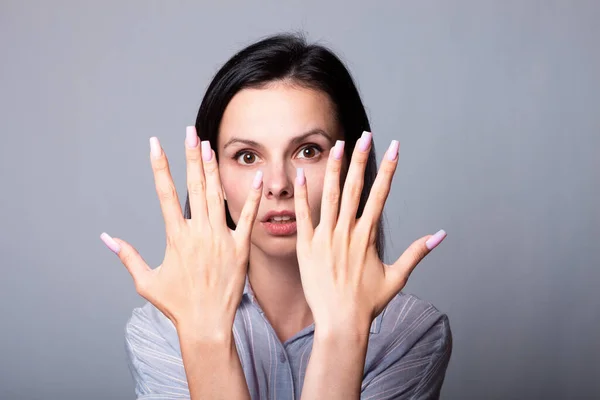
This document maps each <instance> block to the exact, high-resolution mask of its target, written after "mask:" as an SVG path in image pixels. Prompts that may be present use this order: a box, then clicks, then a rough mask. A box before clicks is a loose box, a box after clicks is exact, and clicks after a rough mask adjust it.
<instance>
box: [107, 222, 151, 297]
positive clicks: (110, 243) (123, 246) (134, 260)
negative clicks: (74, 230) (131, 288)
mask: <svg viewBox="0 0 600 400" xmlns="http://www.w3.org/2000/svg"><path fill="white" fill-rule="evenodd" d="M100 239H102V241H103V242H104V244H106V246H107V247H108V248H109V249H110V250H112V251H113V252H114V253H115V254H116V255H117V256H118V257H119V259H120V260H121V262H122V263H123V265H125V268H127V271H129V273H130V274H131V277H132V278H133V282H134V284H135V287H136V288H139V287H140V286H142V283H143V282H144V281H145V280H146V278H147V277H148V276H149V272H150V271H151V269H150V267H149V266H148V264H146V262H145V261H144V259H143V258H142V256H141V255H140V253H138V252H137V250H136V249H135V248H134V247H133V246H132V245H130V244H129V243H127V242H126V241H124V240H121V239H119V238H112V237H110V236H109V235H108V233H106V232H103V233H102V234H101V235H100ZM138 292H139V290H138Z"/></svg>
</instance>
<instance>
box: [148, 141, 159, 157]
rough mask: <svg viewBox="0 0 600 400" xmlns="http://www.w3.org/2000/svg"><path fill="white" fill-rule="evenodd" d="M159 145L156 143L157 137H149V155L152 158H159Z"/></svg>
mask: <svg viewBox="0 0 600 400" xmlns="http://www.w3.org/2000/svg"><path fill="white" fill-rule="evenodd" d="M160 151H161V150H160V143H159V142H158V138H157V137H154V136H153V137H151V138H150V154H151V155H152V157H154V158H158V157H160Z"/></svg>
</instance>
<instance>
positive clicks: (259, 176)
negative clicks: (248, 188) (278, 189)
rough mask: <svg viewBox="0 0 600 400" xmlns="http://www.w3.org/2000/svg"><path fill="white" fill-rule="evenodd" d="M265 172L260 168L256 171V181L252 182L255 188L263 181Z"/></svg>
mask: <svg viewBox="0 0 600 400" xmlns="http://www.w3.org/2000/svg"><path fill="white" fill-rule="evenodd" d="M262 178H263V172H262V171H261V170H260V169H259V170H258V171H256V175H254V181H253V182H252V187H253V188H254V189H258V188H259V187H260V184H261V183H262Z"/></svg>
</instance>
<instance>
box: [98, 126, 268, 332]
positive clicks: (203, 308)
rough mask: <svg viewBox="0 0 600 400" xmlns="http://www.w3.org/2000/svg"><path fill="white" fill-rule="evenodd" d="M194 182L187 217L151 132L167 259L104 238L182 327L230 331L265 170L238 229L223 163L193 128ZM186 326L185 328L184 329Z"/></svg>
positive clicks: (138, 284) (190, 169)
mask: <svg viewBox="0 0 600 400" xmlns="http://www.w3.org/2000/svg"><path fill="white" fill-rule="evenodd" d="M185 143H186V146H185V147H186V159H187V188H188V193H189V202H190V209H191V214H192V218H191V219H185V218H184V217H183V213H182V210H181V206H180V203H179V198H178V196H177V191H176V188H175V185H174V183H173V179H172V177H171V173H170V170H169V163H168V160H167V157H166V155H165V153H164V151H163V150H162V149H161V147H160V144H159V142H158V139H157V138H151V139H150V144H151V155H150V159H151V162H152V170H153V171H154V181H155V184H156V192H157V194H158V197H159V200H160V206H161V209H162V213H163V216H164V221H165V226H166V239H167V240H166V241H167V244H166V250H165V256H164V260H163V262H162V264H161V265H160V266H158V267H157V268H155V269H151V268H150V267H149V266H148V265H147V264H146V262H145V261H144V260H143V259H142V257H141V256H140V254H139V253H138V252H137V251H136V250H135V249H134V248H133V246H131V245H130V244H129V243H127V242H125V241H124V240H121V239H114V240H113V241H112V242H111V238H110V236H108V235H107V234H105V233H103V234H102V235H101V237H102V239H103V241H104V242H105V243H106V244H107V246H108V247H109V248H111V250H113V251H114V252H115V253H117V254H118V256H119V258H120V259H121V261H122V262H123V264H124V265H125V267H126V268H127V270H128V271H129V273H130V274H131V276H132V277H133V281H134V284H135V288H136V291H137V292H138V293H139V294H140V295H141V296H142V297H144V298H145V299H146V300H148V301H149V302H150V303H152V304H153V305H154V306H155V307H156V308H158V309H159V310H160V311H161V312H162V313H163V314H164V315H165V316H166V317H168V318H169V319H170V320H171V321H172V322H173V324H174V325H175V327H176V328H177V330H178V332H179V331H180V330H181V329H184V330H185V329H189V330H193V331H194V334H196V335H198V334H199V335H203V334H205V335H213V336H214V335H215V334H227V333H228V332H230V331H231V327H232V325H233V319H234V317H235V312H236V309H237V307H238V305H239V303H240V301H241V297H242V293H243V287H244V284H245V279H246V273H247V266H248V254H249V250H250V235H251V232H252V227H253V225H254V220H255V219H256V215H257V212H258V206H259V204H260V198H261V186H262V173H261V171H258V172H257V174H256V177H255V179H254V182H251V183H250V182H249V186H250V190H249V195H248V198H247V200H246V203H245V205H244V208H243V210H242V213H241V216H240V220H239V221H238V224H237V227H236V229H235V230H231V229H229V228H228V227H227V224H226V220H225V204H224V201H223V200H224V197H223V192H222V186H221V181H220V177H219V169H218V165H217V160H216V157H215V153H214V151H212V149H211V148H210V143H209V142H208V141H205V142H202V143H201V145H200V143H199V138H198V136H197V133H196V129H195V128H194V127H193V126H192V127H188V128H187V131H186V140H185ZM180 333H181V332H180Z"/></svg>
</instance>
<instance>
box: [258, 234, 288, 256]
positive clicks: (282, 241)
mask: <svg viewBox="0 0 600 400" xmlns="http://www.w3.org/2000/svg"><path fill="white" fill-rule="evenodd" d="M252 244H253V245H254V246H255V247H257V248H258V249H259V250H260V251H262V252H263V253H264V254H265V255H266V256H268V257H273V258H291V257H294V258H295V257H296V235H290V236H271V235H261V237H260V238H256V241H254V240H253V241H252Z"/></svg>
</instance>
